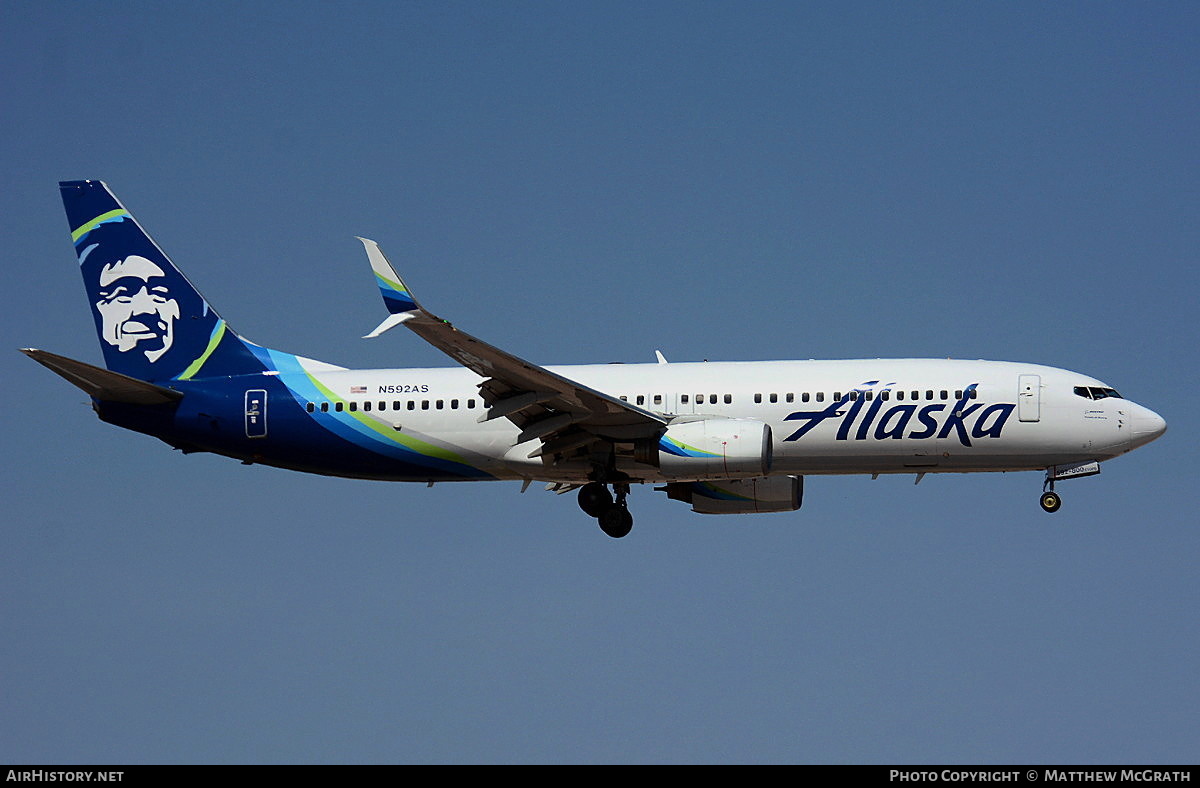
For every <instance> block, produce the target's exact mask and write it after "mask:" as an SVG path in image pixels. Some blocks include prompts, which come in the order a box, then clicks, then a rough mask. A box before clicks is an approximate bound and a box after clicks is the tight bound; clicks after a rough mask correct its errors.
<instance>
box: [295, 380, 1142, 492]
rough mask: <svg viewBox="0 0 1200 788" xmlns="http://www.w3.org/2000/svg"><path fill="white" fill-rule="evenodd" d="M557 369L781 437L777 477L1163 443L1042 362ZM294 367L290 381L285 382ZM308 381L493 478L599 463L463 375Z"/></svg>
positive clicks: (1021, 464)
mask: <svg viewBox="0 0 1200 788" xmlns="http://www.w3.org/2000/svg"><path fill="white" fill-rule="evenodd" d="M548 369H550V370H551V371H552V372H555V373H558V374H560V375H563V376H565V377H569V378H570V379H572V380H575V381H577V382H579V383H581V384H583V385H585V386H589V387H591V388H593V389H596V390H598V391H601V392H604V393H607V394H610V395H613V396H616V397H619V398H621V399H624V400H626V401H628V402H629V403H630V404H631V405H634V406H636V407H639V408H642V409H645V410H647V411H650V412H652V413H656V414H662V415H664V416H665V417H666V418H667V419H668V420H669V421H670V422H671V423H672V424H675V423H679V422H685V421H694V420H697V419H703V418H720V419H745V420H753V421H757V422H762V423H765V424H766V425H767V426H768V427H769V428H770V431H771V436H772V443H773V454H774V456H773V463H772V465H771V470H770V472H771V474H795V475H801V474H838V473H841V474H850V473H922V472H971V471H1010V470H1011V471H1016V470H1035V469H1043V468H1047V467H1049V466H1054V465H1065V464H1070V463H1079V462H1088V461H1093V460H1096V461H1100V460H1107V459H1110V458H1112V457H1116V456H1118V455H1120V454H1123V453H1125V452H1128V451H1130V450H1131V449H1133V448H1136V447H1137V446H1139V445H1142V444H1143V443H1145V442H1148V441H1149V440H1152V439H1153V438H1154V437H1157V435H1158V434H1161V429H1160V428H1159V425H1161V424H1162V420H1161V419H1160V418H1159V417H1158V416H1157V415H1155V414H1154V413H1153V412H1152V411H1149V410H1148V409H1146V408H1143V407H1142V406H1140V405H1137V404H1135V403H1133V402H1131V401H1129V400H1126V399H1122V398H1119V397H1114V396H1111V395H1110V396H1108V397H1104V398H1098V399H1096V398H1092V397H1090V396H1088V395H1087V394H1086V392H1087V390H1089V389H1105V388H1106V387H1105V384H1103V383H1101V382H1100V381H1098V380H1096V379H1094V378H1091V377H1088V376H1086V375H1081V374H1078V373H1075V372H1070V371H1068V370H1063V369H1057V368H1054V367H1047V366H1041V365H1037V364H1022V363H1013V362H999V361H966V360H949V359H946V360H940V359H857V360H837V361H758V362H712V363H709V362H702V363H677V364H596V365H581V366H569V367H566V366H563V367H548ZM295 374H296V373H287V372H285V373H280V378H281V380H283V381H284V382H285V383H286V382H288V378H289V377H290V376H292V375H295ZM308 375H309V376H311V377H312V378H316V379H318V380H319V382H320V384H321V385H322V387H323V388H324V390H326V391H327V392H328V395H329V396H328V399H329V402H328V403H325V402H320V401H318V402H314V403H312V405H311V406H310V407H311V408H312V409H315V410H318V411H319V410H320V409H321V408H323V407H324V408H330V409H332V408H335V407H341V408H344V409H346V410H347V411H349V410H350V409H351V408H353V411H354V412H355V413H356V414H357V416H356V417H355V418H357V419H358V420H360V421H368V422H373V423H374V424H375V425H377V427H378V433H379V434H380V435H387V434H393V435H395V436H396V437H397V438H398V439H399V438H400V436H403V438H404V439H407V440H409V441H419V442H420V443H421V445H426V446H432V447H437V448H438V449H440V450H445V451H447V452H450V453H453V454H454V455H457V456H459V457H461V458H463V459H464V460H465V461H466V462H467V463H469V464H471V465H473V466H475V467H477V468H480V469H483V470H486V471H487V472H488V473H490V474H491V475H492V476H494V477H496V478H501V479H522V478H524V479H539V480H545V481H578V480H581V479H586V477H587V473H588V472H589V471H590V470H591V468H590V466H589V465H588V464H587V463H586V462H581V463H570V462H568V463H562V462H559V463H557V464H556V463H554V462H553V461H552V460H551V459H548V458H545V457H533V458H531V457H529V454H530V450H531V449H532V448H535V447H536V446H537V445H538V442H537V441H536V440H533V441H526V442H525V443H523V444H520V445H518V444H517V443H516V440H517V434H518V430H517V428H516V427H515V426H514V425H513V424H512V423H510V422H509V421H507V420H506V419H503V418H499V419H493V420H490V421H485V422H482V423H480V421H479V419H480V416H481V414H483V412H484V406H483V402H482V400H481V398H480V395H479V390H478V388H477V386H478V384H479V383H480V382H481V380H482V379H481V378H480V377H479V376H478V375H476V374H474V373H473V372H471V371H469V370H466V369H454V368H451V369H393V370H344V371H330V370H321V371H315V370H314V371H310V372H309V373H308ZM289 388H293V387H292V386H290V385H289ZM1080 389H1082V390H1083V391H1084V392H1085V393H1084V394H1080V393H1078V391H1079V390H1080ZM295 390H296V389H295V388H293V391H295ZM1107 390H1109V391H1111V389H1107ZM1114 393H1115V392H1114ZM338 400H342V402H340V403H339V402H338ZM1151 433H1152V434H1151ZM621 470H623V471H624V472H626V473H628V474H630V476H631V477H632V478H634V479H636V480H639V481H646V482H661V481H679V480H686V474H685V475H684V476H683V477H681V476H679V475H670V474H667V473H665V472H664V471H662V470H661V469H659V468H657V467H653V466H651V465H646V464H641V463H635V462H633V461H632V460H628V461H626V462H625V463H624V466H623V467H622V468H621Z"/></svg>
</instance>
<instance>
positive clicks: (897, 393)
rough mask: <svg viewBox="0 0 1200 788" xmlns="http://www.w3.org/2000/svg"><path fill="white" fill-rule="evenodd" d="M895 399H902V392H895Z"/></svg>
mask: <svg viewBox="0 0 1200 788" xmlns="http://www.w3.org/2000/svg"><path fill="white" fill-rule="evenodd" d="M896 399H904V392H903V391H897V392H896Z"/></svg>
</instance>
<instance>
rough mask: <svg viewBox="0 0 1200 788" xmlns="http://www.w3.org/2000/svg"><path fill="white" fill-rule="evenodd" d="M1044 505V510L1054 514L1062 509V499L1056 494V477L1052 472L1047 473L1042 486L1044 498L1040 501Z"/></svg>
mask: <svg viewBox="0 0 1200 788" xmlns="http://www.w3.org/2000/svg"><path fill="white" fill-rule="evenodd" d="M1038 503H1040V504H1041V505H1042V510H1043V511H1046V512H1049V513H1050V514H1054V513H1055V512H1057V511H1058V510H1059V509H1061V508H1062V498H1060V497H1059V495H1058V493H1056V492H1054V477H1053V476H1052V475H1051V472H1050V471H1049V470H1048V471H1046V481H1045V482H1044V483H1043V484H1042V497H1041V499H1040V500H1039V501H1038Z"/></svg>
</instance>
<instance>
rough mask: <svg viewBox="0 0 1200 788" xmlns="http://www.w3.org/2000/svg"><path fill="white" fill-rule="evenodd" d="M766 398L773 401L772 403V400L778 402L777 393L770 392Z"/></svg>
mask: <svg viewBox="0 0 1200 788" xmlns="http://www.w3.org/2000/svg"><path fill="white" fill-rule="evenodd" d="M768 399H770V400H771V402H773V403H774V402H779V395H778V394H772V395H771V396H770V397H769V398H768Z"/></svg>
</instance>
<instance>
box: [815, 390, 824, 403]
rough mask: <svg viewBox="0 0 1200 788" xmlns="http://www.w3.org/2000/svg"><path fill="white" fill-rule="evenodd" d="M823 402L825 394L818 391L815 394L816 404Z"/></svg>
mask: <svg viewBox="0 0 1200 788" xmlns="http://www.w3.org/2000/svg"><path fill="white" fill-rule="evenodd" d="M824 401H825V392H824V391H818V392H817V402H824Z"/></svg>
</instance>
